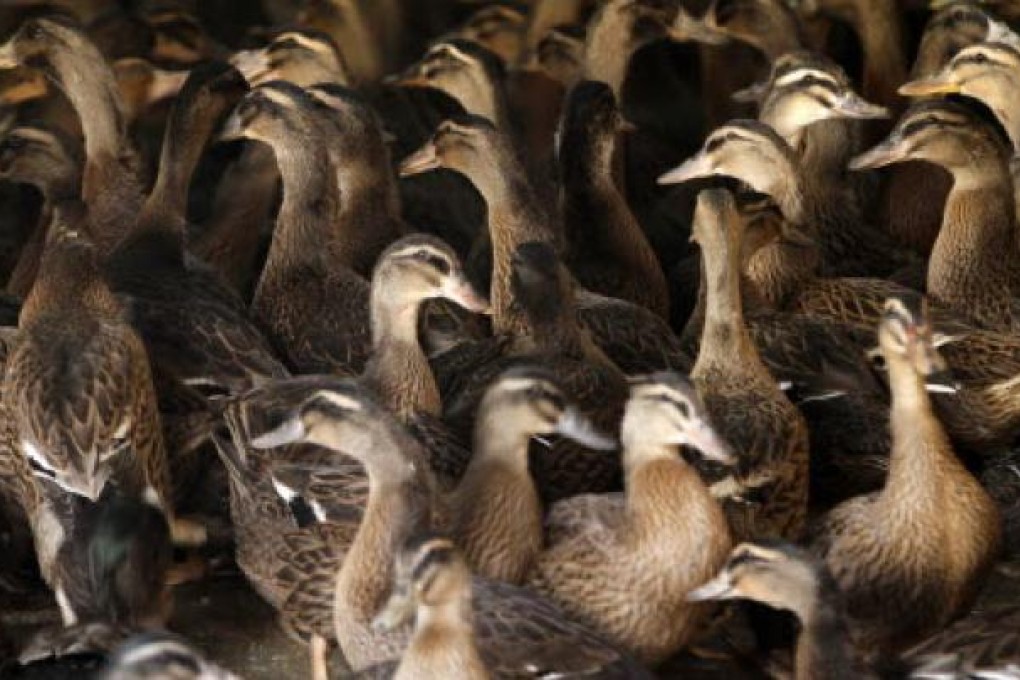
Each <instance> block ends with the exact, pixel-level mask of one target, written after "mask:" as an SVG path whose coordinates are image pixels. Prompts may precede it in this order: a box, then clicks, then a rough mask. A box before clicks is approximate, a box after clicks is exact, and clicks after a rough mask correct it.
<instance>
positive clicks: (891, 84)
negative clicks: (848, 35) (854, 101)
mask: <svg viewBox="0 0 1020 680" xmlns="http://www.w3.org/2000/svg"><path fill="white" fill-rule="evenodd" d="M866 4H868V10H867V11H866V12H865V11H860V12H858V14H859V18H858V20H857V22H856V25H855V26H854V28H855V30H856V31H857V34H858V36H859V37H860V39H861V48H862V51H863V53H864V73H863V74H862V78H861V81H862V86H861V90H862V93H863V95H864V98H865V99H867V100H868V101H872V102H876V103H878V104H881V105H882V106H886V107H889V108H890V109H891V110H893V111H895V110H898V109H899V108H900V102H901V99H900V97H899V95H898V94H897V92H896V90H897V88H899V86H900V85H902V84H903V83H904V82H906V80H907V59H906V55H905V54H904V51H903V46H904V44H905V42H904V40H903V27H902V25H901V23H900V8H899V6H898V5H897V3H896V2H895V1H894V0H881V1H877V0H871V1H870V2H868V3H866Z"/></svg>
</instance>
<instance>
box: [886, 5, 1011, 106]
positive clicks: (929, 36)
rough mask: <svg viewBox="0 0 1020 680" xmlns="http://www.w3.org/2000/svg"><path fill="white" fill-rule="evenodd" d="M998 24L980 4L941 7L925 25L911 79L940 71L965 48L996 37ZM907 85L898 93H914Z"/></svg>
mask: <svg viewBox="0 0 1020 680" xmlns="http://www.w3.org/2000/svg"><path fill="white" fill-rule="evenodd" d="M997 25H998V22H995V21H994V20H992V18H991V17H989V16H988V15H987V14H985V13H984V12H983V11H982V10H981V9H980V8H979V7H978V6H977V5H973V4H969V3H952V4H949V5H948V6H946V7H944V8H941V9H939V10H938V11H937V12H936V13H935V14H933V15H932V16H931V18H930V19H929V20H928V23H927V24H926V25H925V27H924V33H923V34H922V35H921V43H920V44H919V45H918V47H917V56H916V57H915V58H914V65H913V67H911V70H910V76H909V79H908V80H909V81H910V82H912V81H915V80H918V79H920V78H924V77H928V76H932V75H934V74H936V73H938V72H939V70H941V69H942V68H943V67H944V66H945V65H946V64H948V63H949V62H950V61H951V60H952V59H953V57H954V56H955V55H956V54H957V53H958V52H959V51H960V50H962V49H963V48H965V47H968V46H970V45H973V44H975V43H979V42H984V41H985V40H987V39H988V38H989V37H992V38H994V36H995V34H994V31H995V29H996V27H997ZM906 86H907V83H904V84H903V85H901V86H900V89H899V93H900V94H901V95H903V96H907V97H909V96H912V95H910V94H909V93H908V92H907V91H906Z"/></svg>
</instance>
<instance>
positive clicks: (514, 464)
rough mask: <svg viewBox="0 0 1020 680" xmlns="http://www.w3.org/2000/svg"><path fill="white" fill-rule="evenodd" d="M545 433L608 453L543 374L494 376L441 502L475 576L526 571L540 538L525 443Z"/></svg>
mask: <svg viewBox="0 0 1020 680" xmlns="http://www.w3.org/2000/svg"><path fill="white" fill-rule="evenodd" d="M551 435H559V436H561V437H566V438H569V439H573V440H574V441H576V442H577V443H579V444H583V445H585V446H588V447H590V448H594V449H603V448H605V449H612V448H615V443H614V442H613V441H612V440H611V439H608V438H606V437H605V436H603V435H599V434H598V432H597V431H596V430H595V428H594V426H592V425H591V424H590V423H589V421H588V419H587V418H585V417H584V416H583V415H582V414H581V411H580V410H578V408H577V407H576V406H575V405H573V404H571V403H569V402H568V401H567V398H566V397H565V395H564V393H563V391H562V390H561V389H560V388H559V387H558V385H557V380H556V378H555V375H554V374H553V373H552V372H551V371H548V370H546V369H544V368H542V367H540V366H537V365H528V364H522V365H520V366H517V367H514V368H510V369H508V370H506V371H504V372H503V373H502V374H500V375H499V377H497V378H496V379H495V380H494V381H493V382H492V383H491V384H490V386H489V388H488V389H487V390H486V392H485V396H484V397H483V398H482V401H481V403H480V404H479V406H478V411H477V413H476V415H475V426H474V448H473V453H472V456H471V462H470V463H469V464H468V466H467V470H466V471H465V473H464V476H463V478H462V479H460V483H459V484H458V485H457V488H456V489H454V490H453V491H452V492H451V493H450V494H449V496H448V497H447V498H446V499H445V502H446V504H447V507H446V514H447V517H446V522H445V523H446V525H447V527H448V529H449V531H450V535H451V537H452V538H453V539H454V540H455V541H456V543H457V545H458V547H459V548H460V549H461V550H462V551H463V553H464V558H465V559H466V560H467V562H468V564H469V565H470V566H471V570H472V571H473V572H474V573H476V574H478V575H479V576H484V577H485V578H490V579H493V580H496V581H504V582H507V583H523V582H524V580H525V578H526V577H527V575H528V574H529V573H531V569H532V567H533V566H534V562H535V558H536V556H537V555H538V553H539V552H540V551H541V550H542V543H543V541H542V502H541V499H540V498H539V495H538V492H537V490H536V488H535V482H534V481H533V480H532V478H531V476H530V475H529V470H528V468H529V465H528V452H529V444H530V443H531V440H532V439H533V438H539V437H547V436H551ZM550 453H551V452H550ZM536 455H537V456H539V457H541V456H544V455H549V454H547V453H546V452H542V451H540V452H538V453H537V454H536ZM605 455H608V454H605Z"/></svg>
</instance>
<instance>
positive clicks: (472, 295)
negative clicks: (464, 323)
mask: <svg viewBox="0 0 1020 680" xmlns="http://www.w3.org/2000/svg"><path fill="white" fill-rule="evenodd" d="M441 295H442V296H443V297H444V298H446V299H447V300H449V301H450V302H454V303H456V304H458V305H460V306H461V307H463V308H464V309H466V310H468V311H469V312H474V313H475V314H490V313H491V312H492V307H491V306H490V305H489V301H488V300H486V299H485V298H484V297H482V296H481V295H480V294H479V293H478V291H476V290H475V287H474V286H472V285H471V282H470V281H468V280H467V278H465V277H464V275H463V274H459V273H458V274H452V275H451V276H448V277H446V280H445V281H443V288H442V292H441Z"/></svg>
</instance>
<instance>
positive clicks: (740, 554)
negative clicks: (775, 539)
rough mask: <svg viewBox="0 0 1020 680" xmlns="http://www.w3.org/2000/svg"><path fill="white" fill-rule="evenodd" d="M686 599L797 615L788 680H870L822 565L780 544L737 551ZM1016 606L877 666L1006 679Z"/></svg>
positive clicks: (967, 620) (980, 616)
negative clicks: (750, 604)
mask: <svg viewBox="0 0 1020 680" xmlns="http://www.w3.org/2000/svg"><path fill="white" fill-rule="evenodd" d="M689 597H690V599H691V600H693V601H696V602H703V601H705V600H733V599H744V600H752V601H754V602H760V603H762V604H766V605H768V606H770V607H773V608H775V609H783V610H787V611H791V612H793V613H794V614H796V616H797V618H798V619H799V621H800V623H801V631H800V633H799V635H798V638H797V646H796V651H795V655H794V678H795V679H796V680H808V679H809V678H821V679H824V680H839V679H840V678H847V679H848V680H849V679H850V678H876V677H879V674H878V671H879V670H880V669H878V668H871V667H868V666H867V665H866V664H865V663H864V661H863V659H861V657H860V654H859V652H858V651H857V650H856V649H855V648H854V647H853V645H852V644H851V639H850V632H849V627H848V624H847V618H846V611H845V607H844V605H843V601H842V595H841V593H840V591H839V587H838V586H837V584H836V581H835V580H834V579H833V578H832V574H831V573H830V572H829V569H828V567H826V565H825V563H824V562H822V561H821V560H819V559H818V558H817V557H815V556H813V555H812V554H811V553H810V552H808V551H806V550H803V549H801V548H798V547H796V546H793V545H789V544H784V543H771V542H762V541H759V542H755V543H743V544H741V545H739V546H737V547H736V548H734V549H733V552H732V553H731V554H730V558H729V560H728V561H727V562H726V565H725V566H724V567H723V569H722V570H721V571H720V573H719V575H718V576H717V577H716V578H714V579H712V580H711V581H709V582H708V583H706V584H705V585H703V586H702V587H700V588H698V589H696V590H693V591H691V593H690V596H689ZM1018 615H1020V612H1018V610H1017V608H1016V607H1015V606H1005V607H995V608H992V609H990V610H987V611H984V612H975V613H972V614H969V615H967V616H965V617H963V618H961V619H960V620H959V621H957V622H956V623H954V624H952V625H950V626H949V627H948V628H947V629H946V630H945V631H943V632H941V633H938V634H936V635H934V636H933V637H931V638H929V639H928V640H926V641H925V642H923V643H921V644H920V645H918V646H917V647H914V648H912V649H910V650H909V651H907V652H906V653H905V654H903V656H901V657H900V658H886V659H882V660H880V664H879V665H880V668H881V670H883V671H891V672H892V673H893V674H896V675H905V676H909V677H913V678H933V677H981V676H982V675H985V676H989V677H992V676H995V675H996V674H999V673H1003V674H1005V675H1006V676H1008V675H1010V674H1012V673H1014V672H1015V670H1016V667H1017V666H1016V664H1017V661H1018V652H1020V648H1018V647H1017V644H1016V636H1015V635H1013V634H1012V633H1013V631H1015V630H1016V627H1015V626H1016V621H1017V617H1018Z"/></svg>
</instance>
